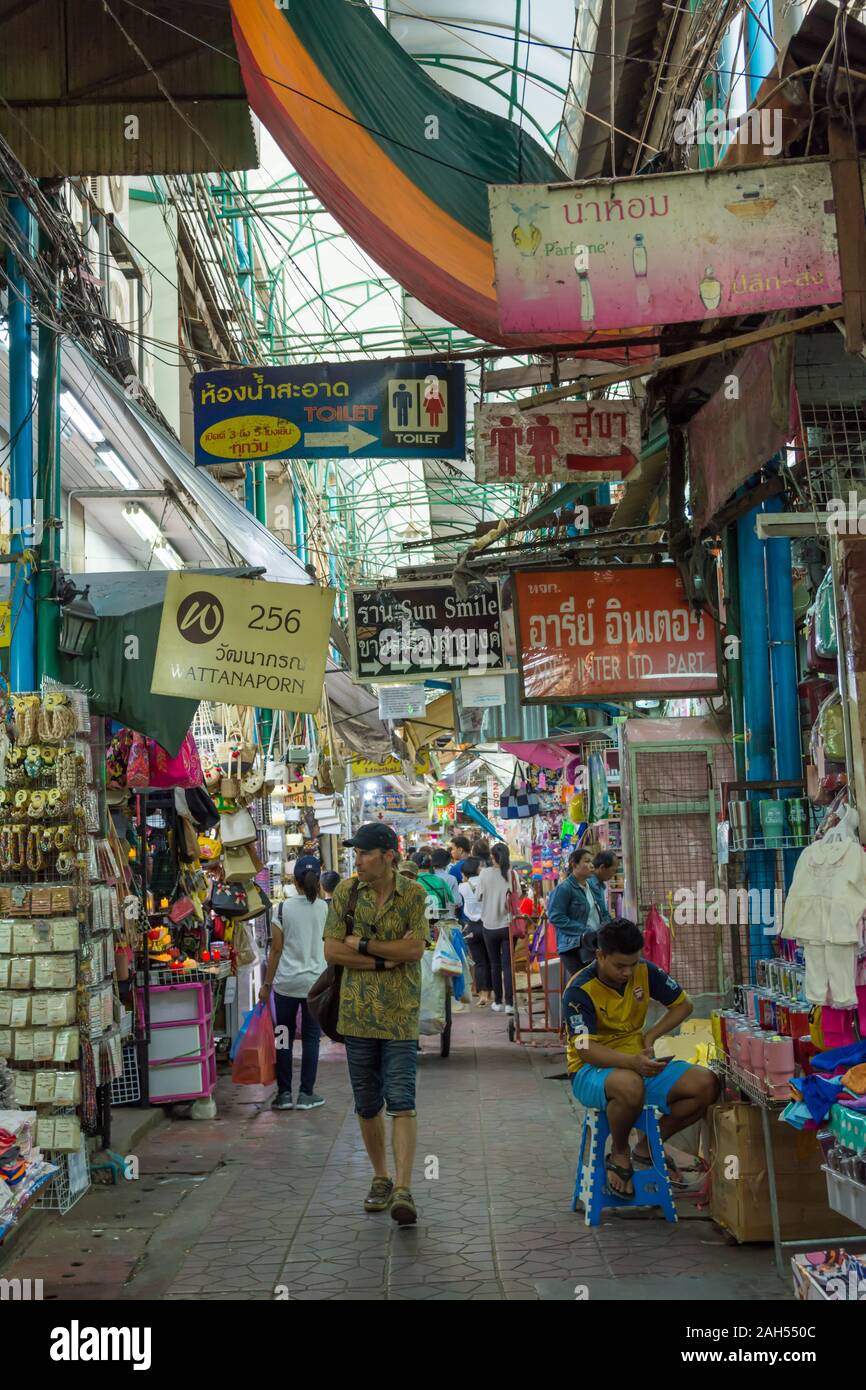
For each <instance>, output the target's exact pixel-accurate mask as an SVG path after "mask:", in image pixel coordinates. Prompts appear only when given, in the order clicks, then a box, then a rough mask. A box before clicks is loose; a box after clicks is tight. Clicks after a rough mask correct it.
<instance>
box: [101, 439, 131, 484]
mask: <svg viewBox="0 0 866 1390" xmlns="http://www.w3.org/2000/svg"><path fill="white" fill-rule="evenodd" d="M96 462H97V466H98V465H100V464H102V465H103V466H104V467H105V468H107V469H108V471H109V473H111V474H112V475H113V476H114V477H115V478H116V479H117V481H118V482H119V483H120V486H121V487H122V488H126V491H127V492H134V491H135V490H136V489H137V487H138V479H137V478H136V477H135V476H134V474H133V473H131V472H130V470H129V469H128V468H127V466H126V464H125V463H124V462H123V459H122V458H121V457H120V455H119V454H116V453H115V451H114V450H113V449H102V448H98V449H97V450H96Z"/></svg>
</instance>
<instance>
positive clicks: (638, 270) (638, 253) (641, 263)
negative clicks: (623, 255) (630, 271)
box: [631, 232, 646, 275]
mask: <svg viewBox="0 0 866 1390" xmlns="http://www.w3.org/2000/svg"><path fill="white" fill-rule="evenodd" d="M631 263H632V265H633V266H634V273H635V275H646V247H645V246H644V240H643V233H642V232H639V233H638V235H637V236H636V237H635V239H634V250H633V251H632V253H631Z"/></svg>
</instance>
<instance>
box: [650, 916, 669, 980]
mask: <svg viewBox="0 0 866 1390" xmlns="http://www.w3.org/2000/svg"><path fill="white" fill-rule="evenodd" d="M672 946H673V937H672V936H671V929H670V927H669V926H668V924H667V922H666V921H665V919H664V917H663V916H662V915H661V913H660V912H659V910H658V908H657V907H651V908H650V910H649V912H648V913H647V915H646V921H645V922H644V928H643V954H644V960H648V961H650V962H651V963H652V964H653V965H657V966H658V968H659V970H664V971H665V972H666V973H667V972H668V971H669V970H670V968H671V948H672Z"/></svg>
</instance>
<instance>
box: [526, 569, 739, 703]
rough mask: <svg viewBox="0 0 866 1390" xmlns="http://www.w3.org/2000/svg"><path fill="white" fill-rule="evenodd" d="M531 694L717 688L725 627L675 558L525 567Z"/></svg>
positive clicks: (537, 699)
mask: <svg viewBox="0 0 866 1390" xmlns="http://www.w3.org/2000/svg"><path fill="white" fill-rule="evenodd" d="M514 591H515V596H516V600H517V635H518V651H519V654H520V672H521V678H522V683H523V696H524V701H525V702H526V703H528V704H533V703H536V704H544V703H547V702H549V701H558V700H574V699H584V698H589V699H596V698H598V697H605V696H609V697H619V698H623V699H631V698H634V697H637V698H644V697H658V696H670V697H676V696H682V695H692V696H696V695H713V694H716V693H717V692H718V690H719V654H718V638H717V633H718V629H717V627H716V625H715V623H714V622H713V620H712V618H711V617H710V615H709V614H708V613H701V614H698V613H696V612H695V611H694V610H693V609H692V608H691V607H690V606H689V603H688V600H687V598H686V594H685V591H684V589H683V581H682V578H681V576H680V573H679V571H678V569H677V568H676V566H675V565H655V566H649V565H624V566H623V565H621V566H618V567H617V568H615V569H572V570H518V571H516V572H515V574H514Z"/></svg>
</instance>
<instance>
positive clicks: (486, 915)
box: [475, 845, 520, 1014]
mask: <svg viewBox="0 0 866 1390" xmlns="http://www.w3.org/2000/svg"><path fill="white" fill-rule="evenodd" d="M491 853H492V857H493V860H494V863H493V864H492V865H489V866H488V867H487V868H484V869H482V870H481V873H480V874H479V875H478V879H477V882H476V887H475V893H476V896H477V898H478V901H479V902H480V903H481V919H482V922H483V923H484V943H485V945H486V947H487V954H488V956H489V957H490V977H491V984H492V987H493V999H494V1003H493V1005H492V1008H493V1011H494V1013H502V1011H503V1009H504V1010H505V1012H506V1013H507V1014H513V1013H514V990H513V981H512V978H511V948H510V945H509V941H508V937H509V934H510V932H511V905H510V902H509V899H510V897H511V895H512V893H515V892H519V891H520V880H519V879H518V877H517V873H516V871H515V870H514V869H512V867H511V856H510V854H509V853H508V846H507V845H494V846H493V849H492V851H491Z"/></svg>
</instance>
